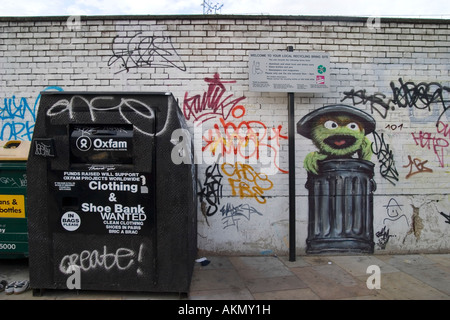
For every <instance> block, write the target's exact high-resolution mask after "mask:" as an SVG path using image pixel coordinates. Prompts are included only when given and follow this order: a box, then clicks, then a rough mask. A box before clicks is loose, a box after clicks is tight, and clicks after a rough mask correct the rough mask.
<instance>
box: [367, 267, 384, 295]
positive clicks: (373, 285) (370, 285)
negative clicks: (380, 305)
mask: <svg viewBox="0 0 450 320" xmlns="http://www.w3.org/2000/svg"><path fill="white" fill-rule="evenodd" d="M366 273H367V274H371V275H370V276H369V277H368V278H367V281H366V286H367V289H370V290H372V289H381V270H380V267H379V266H377V265H376V264H373V265H370V266H368V267H367V270H366Z"/></svg>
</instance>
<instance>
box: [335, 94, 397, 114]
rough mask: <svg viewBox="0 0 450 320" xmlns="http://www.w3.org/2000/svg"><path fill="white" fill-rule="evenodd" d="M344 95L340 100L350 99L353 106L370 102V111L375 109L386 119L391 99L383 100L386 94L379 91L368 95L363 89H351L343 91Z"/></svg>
mask: <svg viewBox="0 0 450 320" xmlns="http://www.w3.org/2000/svg"><path fill="white" fill-rule="evenodd" d="M344 95H345V97H344V98H343V99H341V102H342V101H344V100H345V99H351V100H352V103H353V105H354V106H356V105H358V104H366V103H368V102H370V107H371V112H372V113H373V112H374V111H377V112H378V113H379V114H380V115H381V117H382V118H383V119H386V116H387V113H388V110H389V108H390V103H391V102H392V100H391V99H389V100H388V102H386V101H384V100H383V99H385V98H386V95H384V94H382V93H380V92H377V93H374V94H372V95H368V94H367V93H366V90H365V89H362V90H357V91H355V90H354V89H352V90H350V91H345V92H344ZM380 107H381V108H380Z"/></svg>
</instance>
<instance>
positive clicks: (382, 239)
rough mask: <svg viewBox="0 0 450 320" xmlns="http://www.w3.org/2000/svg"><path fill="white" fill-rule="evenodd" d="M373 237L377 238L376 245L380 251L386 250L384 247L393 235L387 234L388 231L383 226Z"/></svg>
mask: <svg viewBox="0 0 450 320" xmlns="http://www.w3.org/2000/svg"><path fill="white" fill-rule="evenodd" d="M375 235H376V236H377V238H378V243H377V245H378V246H379V247H380V249H382V250H384V249H386V245H387V243H388V241H389V238H392V237H394V236H393V235H390V234H389V229H387V230H386V226H384V227H383V228H382V229H381V230H380V231H378V232H377V233H375Z"/></svg>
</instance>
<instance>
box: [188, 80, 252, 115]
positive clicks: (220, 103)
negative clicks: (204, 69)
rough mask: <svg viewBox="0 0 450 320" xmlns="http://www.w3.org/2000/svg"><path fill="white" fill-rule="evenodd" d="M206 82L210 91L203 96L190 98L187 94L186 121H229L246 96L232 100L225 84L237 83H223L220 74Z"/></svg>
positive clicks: (198, 95) (231, 81)
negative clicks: (232, 112) (218, 119)
mask: <svg viewBox="0 0 450 320" xmlns="http://www.w3.org/2000/svg"><path fill="white" fill-rule="evenodd" d="M205 82H206V83H208V91H206V92H204V93H203V95H200V94H197V95H195V96H193V97H188V93H187V92H186V93H185V95H184V102H183V114H184V116H185V118H186V120H190V119H191V118H192V119H193V120H194V121H201V122H202V123H203V122H205V121H207V120H209V119H213V118H215V117H222V118H223V119H227V118H228V116H229V115H230V113H231V110H233V108H234V107H236V106H237V105H238V103H239V102H240V101H242V100H244V99H245V97H244V96H242V97H239V98H236V99H232V97H233V95H232V94H230V95H226V91H227V90H226V88H225V86H224V84H225V83H236V81H233V80H230V81H223V80H221V79H220V76H219V74H218V73H216V74H214V77H213V78H205Z"/></svg>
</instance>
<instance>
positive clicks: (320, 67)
mask: <svg viewBox="0 0 450 320" xmlns="http://www.w3.org/2000/svg"><path fill="white" fill-rule="evenodd" d="M326 71H327V68H325V67H324V66H323V65H320V66H318V67H317V72H319V73H320V74H322V73H325V72H326Z"/></svg>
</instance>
